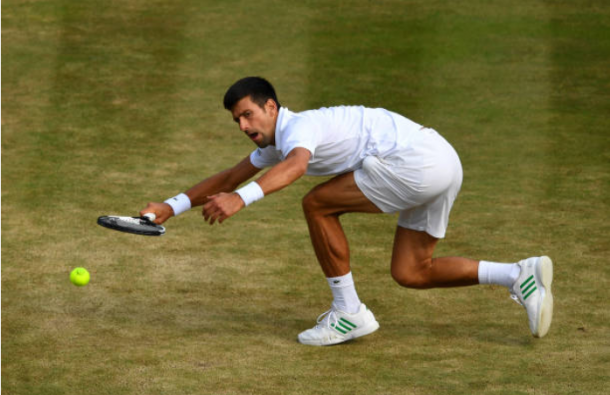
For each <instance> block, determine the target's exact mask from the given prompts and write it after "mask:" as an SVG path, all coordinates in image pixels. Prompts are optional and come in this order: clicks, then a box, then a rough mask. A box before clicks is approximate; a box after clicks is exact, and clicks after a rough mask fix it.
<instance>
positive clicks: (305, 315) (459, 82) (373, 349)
mask: <svg viewBox="0 0 610 395" xmlns="http://www.w3.org/2000/svg"><path fill="white" fill-rule="evenodd" d="M609 27H610V7H609V6H608V5H607V4H606V2H604V1H600V0H596V1H584V2H575V1H550V0H549V1H531V2H530V1H528V2H526V1H516V2H515V1H507V0H496V1H491V2H490V1H482V0H464V1H460V2H449V1H441V0H434V1H421V0H409V1H397V0H383V1H375V2H371V1H365V0H355V1H350V2H347V1H336V2H325V1H320V0H307V1H301V2H281V1H275V0H261V1H257V2H246V1H241V0H230V1H223V2H211V1H192V0H183V1H175V2H163V1H142V0H129V1H116V0H114V1H95V2H94V1H89V0H83V1H79V2H73V1H67V0H64V1H60V0H49V1H44V0H31V1H16V0H8V1H4V2H3V3H2V44H3V46H4V50H3V55H4V56H3V60H4V62H3V64H2V66H3V67H2V77H3V78H2V165H3V169H2V391H3V392H5V393H6V394H74V393H79V394H81V393H82V394H107V393H112V394H202V393H210V394H331V393H332V394H348V393H349V394H370V393H375V394H430V393H434V394H472V393H478V392H480V393H493V394H531V393H536V394H581V393H587V394H601V393H604V392H605V388H606V387H607V373H605V372H607V371H608V370H609V368H610V358H609V357H608V355H610V347H609V346H608V341H607V340H608V338H609V336H610V330H609V328H608V322H609V321H610V317H609V311H608V307H607V299H608V296H609V295H608V286H609V284H608V282H609V281H608V280H609V271H610V270H609V269H608V266H607V265H606V261H607V255H608V252H609V251H608V250H609V244H610V243H609V242H608V235H609V234H610V229H609V226H608V224H607V223H608V214H609V203H610V201H609V196H610V190H609V185H610V182H609V163H610V154H609V152H610V138H609V136H610V134H609V132H608V130H609V129H610V122H609V121H608V113H609V112H610V97H609V93H608V92H610V89H609V88H610V78H609V76H608V70H609V69H610V35H609V34H608V31H609ZM246 75H261V76H264V77H266V78H268V79H269V80H271V81H272V82H273V83H274V85H275V86H276V89H277V90H278V94H279V99H280V101H281V103H282V105H284V106H287V107H288V108H290V109H291V110H293V111H301V110H305V109H309V108H316V107H320V106H331V105H338V104H364V105H367V106H371V107H384V108H388V109H390V110H394V111H398V112H400V113H403V114H405V115H406V116H407V117H409V118H411V119H413V120H414V121H416V122H419V123H422V124H425V125H427V126H431V127H434V128H435V129H437V130H439V131H440V132H441V133H442V134H443V135H444V136H445V137H446V138H447V139H448V140H449V141H450V142H451V143H452V144H453V145H454V146H455V147H456V149H457V150H458V152H459V153H460V156H461V159H462V162H463V165H464V170H465V179H464V185H463V188H462V192H461V195H460V197H459V199H458V201H457V203H456V206H455V208H454V211H453V213H452V218H451V225H450V228H449V231H448V234H447V239H446V240H445V241H443V242H442V243H440V244H439V247H438V248H437V253H438V254H439V255H440V254H442V255H444V254H447V255H449V254H451V255H463V256H468V257H472V258H479V259H493V260H498V261H514V260H517V259H521V258H523V257H527V256H531V255H539V254H547V255H549V256H551V257H552V258H553V259H554V261H555V265H556V267H555V278H556V282H555V284H554V287H555V288H554V291H555V294H556V310H555V319H554V322H553V326H552V328H551V332H550V333H549V335H548V337H546V338H544V339H542V340H536V339H533V338H532V337H531V336H530V334H529V330H528V328H527V322H526V318H525V314H524V312H523V310H522V309H521V308H520V307H519V306H517V305H516V304H514V303H513V302H512V301H511V300H510V299H509V298H508V292H506V290H505V289H503V288H500V287H471V288H465V289H450V290H429V291H414V290H406V289H402V288H400V287H399V286H398V285H396V284H394V283H393V282H392V280H391V277H390V275H389V259H390V248H391V242H392V237H393V233H394V228H395V221H396V219H395V218H394V217H393V216H373V215H349V216H345V217H344V226H345V229H346V232H347V233H348V237H349V239H350V243H351V245H352V258H353V272H354V276H355V280H356V284H357V287H358V291H359V294H360V296H361V299H362V300H363V301H364V302H365V303H366V304H367V305H369V306H370V307H371V308H372V310H373V311H374V312H375V314H376V316H377V318H378V320H379V321H380V323H381V329H380V331H378V332H377V333H376V334H374V335H372V336H369V337H367V338H363V339H361V340H358V341H355V342H352V343H350V344H347V345H342V346H337V347H331V348H322V349H320V348H310V347H305V346H301V345H299V344H297V343H296V335H297V333H299V332H300V331H302V330H304V329H306V328H308V327H311V326H313V324H314V322H315V321H314V319H315V317H317V315H318V314H320V313H321V312H322V311H324V310H325V309H327V307H328V305H329V303H330V299H331V295H330V291H329V290H328V287H327V285H326V283H325V281H324V278H323V275H322V273H321V271H320V270H319V268H318V266H317V263H316V261H315V257H314V254H313V251H312V248H311V246H310V242H309V238H308V234H307V229H306V225H305V222H304V221H303V218H302V214H301V211H300V198H301V197H302V196H303V195H304V194H305V193H306V192H307V190H308V189H310V188H311V187H312V186H314V185H315V184H316V183H318V182H320V181H321V179H317V178H311V177H308V178H304V179H301V180H299V181H298V182H297V183H296V184H295V185H293V186H292V187H290V188H288V189H286V190H283V191H281V192H279V193H277V194H275V195H273V196H270V197H267V198H266V199H264V200H262V201H261V202H258V203H257V204H256V205H253V206H252V207H248V209H247V210H244V211H243V212H241V213H239V215H238V216H236V217H235V218H232V219H230V220H229V221H227V222H226V223H224V224H223V225H222V226H215V227H213V228H210V227H208V226H207V225H206V224H205V223H204V222H203V221H202V219H201V218H200V216H199V215H198V212H197V210H193V212H191V213H188V214H185V215H183V216H181V217H179V218H175V219H173V220H172V221H171V222H169V223H168V224H167V227H168V233H167V235H166V236H165V237H163V238H160V239H149V238H138V237H133V236H130V235H121V234H116V233H114V232H109V231H107V230H104V229H102V228H100V227H98V226H96V225H95V224H94V221H95V219H96V218H97V216H99V215H103V214H130V213H133V214H136V213H137V212H138V210H139V209H140V208H142V207H143V206H144V205H145V204H146V202H147V201H151V200H152V201H158V200H162V199H165V198H167V197H168V196H173V195H175V194H176V193H178V192H180V191H182V190H185V189H186V188H188V187H189V186H191V185H192V184H194V183H196V182H197V181H199V180H200V179H202V178H203V177H205V176H207V175H210V174H212V173H214V172H217V171H219V170H222V169H224V168H226V167H228V166H230V165H232V164H234V163H235V162H236V161H238V160H240V159H241V158H243V157H244V156H245V155H247V154H248V153H249V152H250V151H251V149H252V148H253V146H252V144H251V143H250V142H249V141H248V140H247V139H244V138H243V136H241V134H240V133H239V132H238V131H237V130H236V128H235V125H234V124H233V123H232V122H231V119H230V115H229V114H228V113H226V111H225V110H224V109H223V108H222V104H221V100H222V96H223V94H224V92H225V90H226V89H227V87H228V86H229V85H230V84H231V83H233V82H234V81H235V80H237V79H239V78H241V77H243V76H246ZM76 266H84V267H86V268H88V269H89V271H90V272H91V274H92V280H91V283H90V284H89V285H88V286H87V287H84V288H76V287H74V286H72V285H71V284H70V283H69V280H68V275H69V272H70V270H71V269H72V268H73V267H76Z"/></svg>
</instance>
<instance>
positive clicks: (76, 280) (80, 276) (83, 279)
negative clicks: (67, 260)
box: [70, 267, 91, 287]
mask: <svg viewBox="0 0 610 395" xmlns="http://www.w3.org/2000/svg"><path fill="white" fill-rule="evenodd" d="M90 279H91V275H90V274H89V272H88V271H87V269H85V268H84V267H77V268H76V269H74V270H72V272H71V273H70V281H72V284H74V285H76V286H78V287H82V286H83V285H87V283H89V280H90Z"/></svg>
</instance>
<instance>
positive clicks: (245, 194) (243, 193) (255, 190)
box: [235, 181, 265, 206]
mask: <svg viewBox="0 0 610 395" xmlns="http://www.w3.org/2000/svg"><path fill="white" fill-rule="evenodd" d="M235 193H237V194H238V195H239V196H240V197H241V199H242V200H243V201H244V203H245V204H246V206H247V205H249V204H252V203H254V202H256V201H257V200H261V199H262V198H264V197H265V193H264V192H263V189H262V188H261V186H260V185H258V184H257V183H256V181H252V182H251V183H249V184H248V185H246V186H245V187H241V188H239V189H238V190H236V191H235Z"/></svg>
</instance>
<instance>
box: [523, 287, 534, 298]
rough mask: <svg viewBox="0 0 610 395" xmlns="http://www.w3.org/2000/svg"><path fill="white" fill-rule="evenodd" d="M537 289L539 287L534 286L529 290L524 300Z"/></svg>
mask: <svg viewBox="0 0 610 395" xmlns="http://www.w3.org/2000/svg"><path fill="white" fill-rule="evenodd" d="M537 289H538V287H534V288H533V289H532V290H531V291H529V292H528V294H527V295H525V296H524V297H523V300H526V299H527V298H528V297H529V296H530V295H531V294H533V293H534V291H535V290H537Z"/></svg>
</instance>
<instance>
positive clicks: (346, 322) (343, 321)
mask: <svg viewBox="0 0 610 395" xmlns="http://www.w3.org/2000/svg"><path fill="white" fill-rule="evenodd" d="M340 321H341V322H342V323H345V324H347V325H349V326H351V327H352V328H354V329H356V325H355V324H353V323H351V322H349V321H348V320H346V319H345V318H341V319H340ZM344 326H345V325H344ZM350 330H351V329H350Z"/></svg>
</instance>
